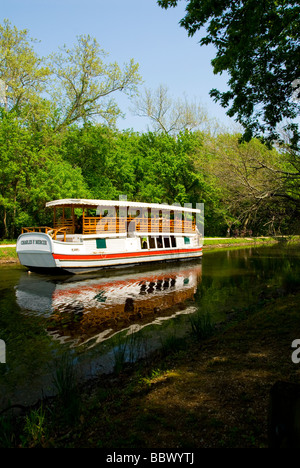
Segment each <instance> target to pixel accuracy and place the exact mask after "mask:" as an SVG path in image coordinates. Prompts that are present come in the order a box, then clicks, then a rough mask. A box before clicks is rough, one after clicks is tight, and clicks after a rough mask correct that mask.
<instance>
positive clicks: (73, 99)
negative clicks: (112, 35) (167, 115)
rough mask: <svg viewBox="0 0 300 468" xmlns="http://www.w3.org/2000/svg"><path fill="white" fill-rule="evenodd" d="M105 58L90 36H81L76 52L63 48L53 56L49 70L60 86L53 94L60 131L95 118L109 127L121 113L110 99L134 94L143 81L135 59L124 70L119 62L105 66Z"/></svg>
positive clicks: (74, 48) (104, 53) (75, 48)
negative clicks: (115, 96) (118, 94)
mask: <svg viewBox="0 0 300 468" xmlns="http://www.w3.org/2000/svg"><path fill="white" fill-rule="evenodd" d="M106 55H107V53H106V52H105V51H104V50H102V49H100V46H99V44H98V42H97V41H96V39H93V38H91V37H90V36H79V37H78V38H77V44H76V45H75V46H74V47H73V48H71V49H69V48H67V47H66V46H64V47H62V49H61V52H60V53H55V54H52V55H51V58H50V64H49V66H50V68H51V71H52V73H53V75H54V76H55V77H56V81H57V82H58V83H57V86H56V87H55V88H54V93H52V99H53V100H54V102H55V103H56V107H57V109H58V111H59V112H58V114H57V115H58V121H57V126H58V128H64V127H66V126H68V125H70V124H73V123H75V122H80V121H81V122H87V121H89V120H91V119H93V118H96V117H101V118H102V119H103V120H104V121H105V122H106V123H108V124H109V125H113V124H114V123H115V122H116V119H117V117H118V116H119V115H120V113H121V111H120V109H119V108H118V106H117V104H116V102H115V100H114V99H113V98H112V97H111V95H112V94H113V93H115V92H117V91H121V92H124V93H129V94H130V93H133V92H135V91H136V86H137V84H138V83H139V81H140V79H141V78H140V76H139V74H138V68H139V66H138V64H136V63H135V62H134V60H133V59H131V60H130V62H129V63H128V64H125V66H124V68H123V70H122V69H121V68H120V67H119V65H118V64H117V63H116V62H114V63H108V64H106V63H105V62H104V57H105V56H106ZM49 92H50V90H49ZM50 94H51V92H50Z"/></svg>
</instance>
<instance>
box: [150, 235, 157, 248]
mask: <svg viewBox="0 0 300 468" xmlns="http://www.w3.org/2000/svg"><path fill="white" fill-rule="evenodd" d="M149 247H150V249H155V248H156V245H155V237H149Z"/></svg>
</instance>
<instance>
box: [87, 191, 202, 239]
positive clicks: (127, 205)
mask: <svg viewBox="0 0 300 468" xmlns="http://www.w3.org/2000/svg"><path fill="white" fill-rule="evenodd" d="M119 200H120V202H123V204H120V205H119V206H118V209H117V206H115V205H114V204H113V203H112V204H111V206H105V205H103V206H98V207H97V210H96V216H97V217H99V218H100V219H99V220H98V222H97V232H98V233H99V232H105V231H106V230H107V224H108V222H109V223H110V232H114V233H117V232H118V229H119V228H120V226H121V225H122V222H123V223H124V220H126V222H128V226H127V232H128V235H129V236H131V235H133V233H134V232H135V231H136V229H138V230H140V231H143V230H144V229H145V227H146V230H148V227H150V226H151V229H150V232H155V231H158V230H161V229H163V232H167V231H170V232H176V233H180V232H181V233H182V234H184V233H185V232H187V229H190V227H191V226H194V227H195V228H197V231H198V234H199V235H200V237H204V203H197V204H196V206H195V207H193V205H192V203H184V205H183V206H181V205H180V204H179V203H173V204H172V205H160V204H157V205H153V204H150V205H147V204H146V203H144V204H139V203H134V202H127V195H120V196H119ZM142 205H144V206H142Z"/></svg>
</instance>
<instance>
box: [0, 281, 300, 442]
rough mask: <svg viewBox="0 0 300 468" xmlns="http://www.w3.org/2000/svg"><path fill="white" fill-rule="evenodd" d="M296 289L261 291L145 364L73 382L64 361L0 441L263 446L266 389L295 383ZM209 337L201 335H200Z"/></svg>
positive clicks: (9, 421) (299, 296)
mask: <svg viewBox="0 0 300 468" xmlns="http://www.w3.org/2000/svg"><path fill="white" fill-rule="evenodd" d="M299 307H300V291H299V284H298V283H297V282H295V283H293V284H291V283H290V284H287V285H286V286H285V289H282V290H280V291H279V290H278V291H276V290H274V291H272V292H271V291H267V290H266V291H262V294H261V295H260V297H259V298H258V301H257V303H256V304H255V306H254V307H251V308H250V309H244V310H239V311H237V313H236V315H235V317H234V318H231V320H230V321H229V322H228V323H227V322H226V323H223V324H219V326H218V327H214V328H211V327H206V331H208V332H210V333H212V334H211V335H210V336H207V337H206V338H205V337H204V338H203V336H204V335H203V334H202V335H201V336H200V334H199V333H197V334H194V335H193V334H192V333H191V334H190V336H189V338H186V339H185V340H183V341H178V342H177V343H173V344H172V345H169V347H164V348H163V349H162V350H161V351H159V352H156V353H155V354H153V355H152V356H150V357H149V358H148V359H147V360H146V361H143V362H140V363H137V364H135V365H133V366H121V367H120V369H119V372H117V373H115V374H112V375H110V376H99V377H98V378H95V379H94V380H92V381H90V382H87V383H86V384H84V385H80V384H77V383H76V378H75V375H74V374H73V373H72V367H71V366H68V365H67V363H66V364H65V365H64V366H63V368H61V369H59V370H58V372H57V376H58V377H59V378H57V383H58V385H57V388H58V393H59V394H58V397H57V398H55V399H51V400H47V401H44V402H43V403H42V404H39V405H37V406H36V407H34V408H28V409H27V410H26V411H24V412H23V413H21V414H20V415H19V416H18V418H16V419H14V418H13V417H12V416H11V418H9V414H8V413H6V414H5V417H4V415H2V418H1V419H0V421H1V424H0V428H1V427H2V434H0V446H1V444H2V446H14V447H65V448H67V447H70V448H76V447H89V448H101V447H103V448H160V449H163V448H176V449H179V448H184V449H189V450H192V449H195V448H264V447H268V438H267V422H268V406H269V397H270V390H271V388H272V386H273V385H274V383H275V382H276V381H278V380H286V381H290V382H298V381H299V378H300V364H299V365H298V366H297V365H296V364H294V363H293V362H292V360H291V353H292V348H291V343H292V341H293V340H295V339H297V338H300V336H299V333H300V317H299ZM208 335H209V333H208Z"/></svg>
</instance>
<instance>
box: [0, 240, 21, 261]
mask: <svg viewBox="0 0 300 468" xmlns="http://www.w3.org/2000/svg"><path fill="white" fill-rule="evenodd" d="M18 262H19V260H18V255H17V252H16V248H15V247H7V246H6V245H1V248H0V264H1V263H18Z"/></svg>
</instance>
